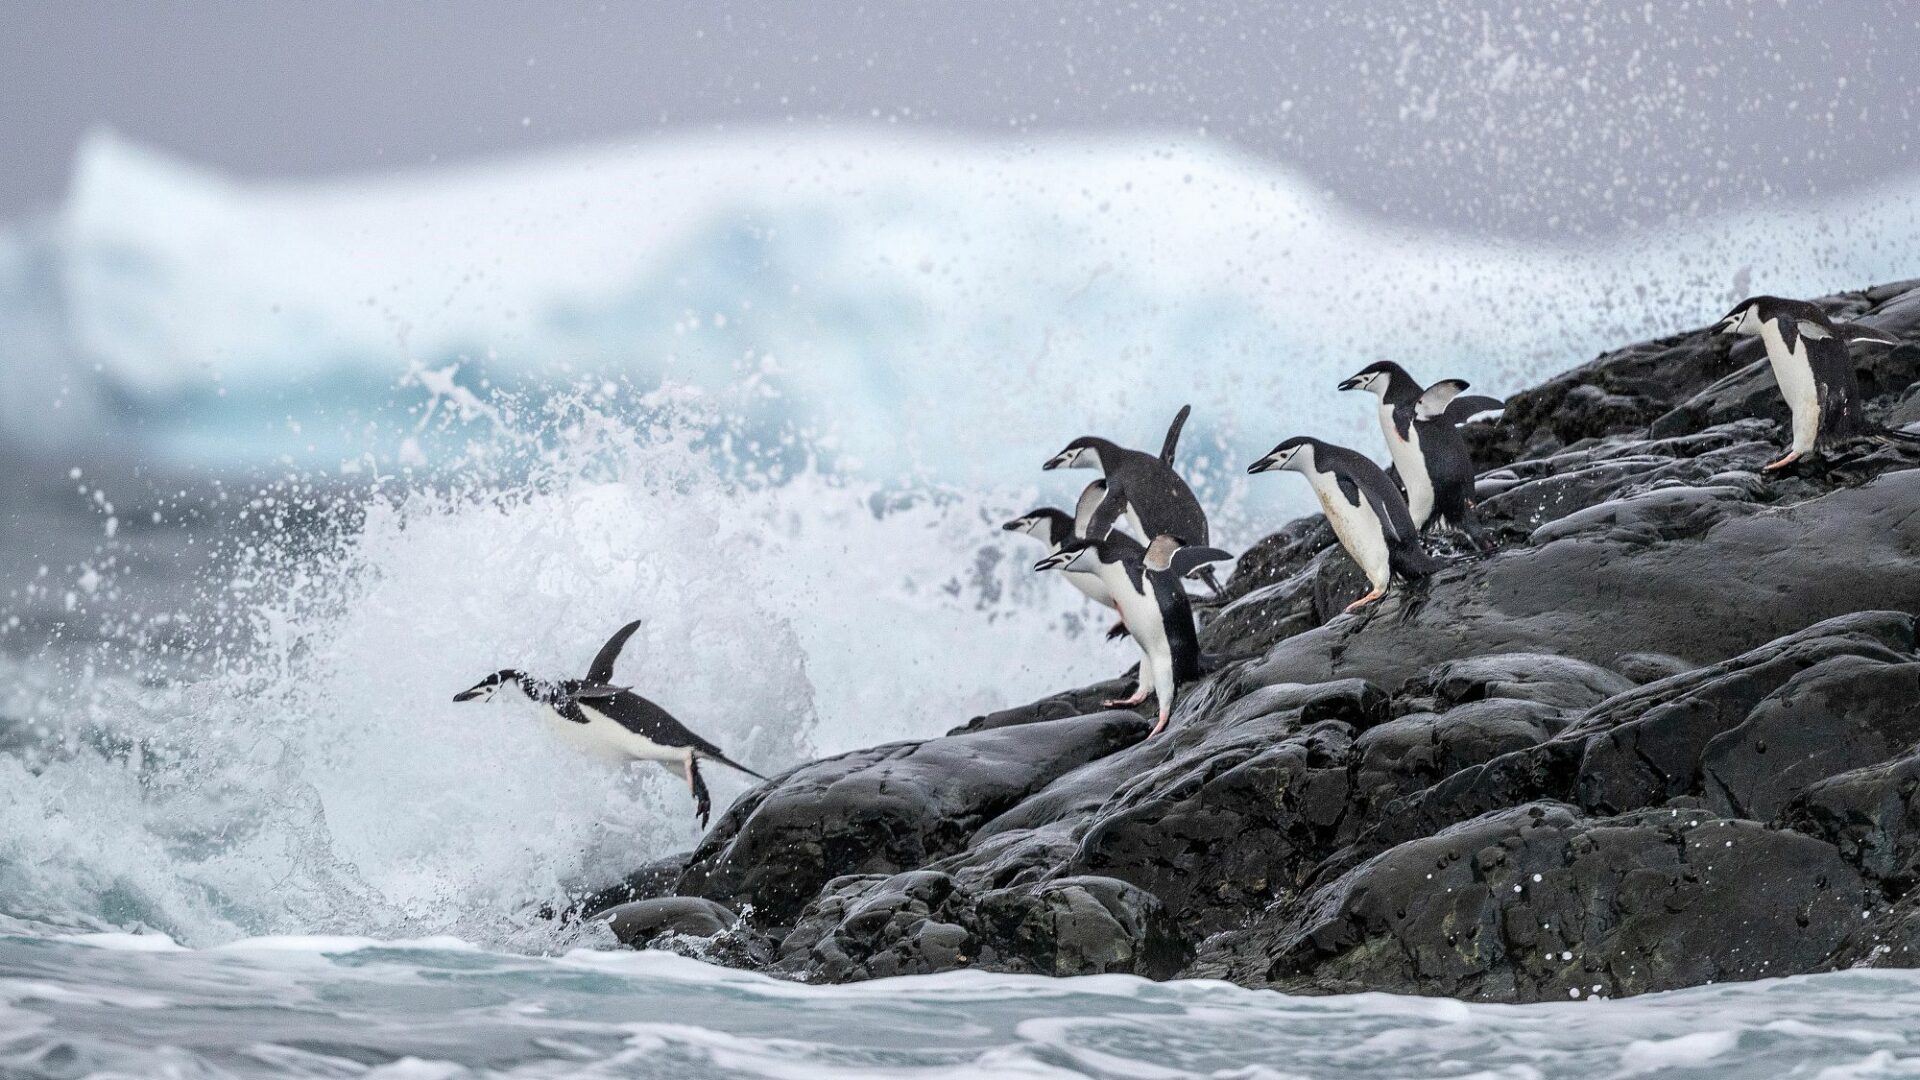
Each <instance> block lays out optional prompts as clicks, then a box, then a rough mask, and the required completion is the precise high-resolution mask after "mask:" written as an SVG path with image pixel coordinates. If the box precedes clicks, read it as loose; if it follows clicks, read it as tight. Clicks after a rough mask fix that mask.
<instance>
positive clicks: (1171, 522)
mask: <svg viewBox="0 0 1920 1080" xmlns="http://www.w3.org/2000/svg"><path fill="white" fill-rule="evenodd" d="M1191 411H1192V406H1182V407H1181V409H1180V414H1179V415H1178V416H1176V417H1175V418H1174V421H1173V424H1172V426H1171V427H1170V428H1169V430H1168V432H1167V438H1166V441H1165V443H1164V444H1163V445H1162V447H1161V456H1160V457H1155V456H1153V455H1152V454H1147V453H1142V452H1141V451H1139V450H1129V449H1127V448H1126V447H1123V446H1121V445H1119V444H1118V443H1115V442H1113V441H1111V440H1109V439H1102V438H1100V437H1098V436H1095V435H1083V436H1081V437H1080V438H1078V439H1075V440H1073V441H1072V442H1070V443H1068V444H1067V445H1066V448H1065V449H1063V450H1061V451H1060V452H1059V453H1057V454H1055V455H1054V456H1053V457H1051V458H1049V459H1048V460H1047V462H1046V464H1044V465H1042V466H1041V468H1042V469H1045V470H1048V471H1051V470H1054V469H1098V470H1100V471H1101V472H1102V473H1103V474H1104V475H1105V479H1106V485H1107V486H1106V493H1105V495H1104V496H1103V497H1102V498H1101V500H1100V502H1099V503H1098V505H1096V506H1095V507H1094V509H1093V512H1092V514H1091V515H1090V516H1089V519H1088V521H1087V525H1086V529H1085V535H1086V537H1087V538H1088V539H1090V540H1102V539H1105V538H1106V536H1107V534H1108V533H1109V532H1111V531H1112V530H1113V526H1114V523H1115V522H1116V521H1118V520H1119V518H1120V515H1121V514H1123V513H1124V514H1125V515H1126V517H1127V520H1128V521H1129V522H1131V523H1132V525H1133V527H1134V529H1135V530H1136V531H1137V532H1139V533H1140V535H1142V536H1149V537H1152V536H1173V537H1177V538H1179V539H1180V540H1181V541H1182V542H1183V543H1187V544H1198V545H1205V544H1206V543H1207V540H1208V537H1209V530H1208V527H1207V513H1206V511H1205V510H1203V509H1201V507H1200V500H1199V499H1197V498H1195V497H1194V494H1193V489H1192V488H1191V487H1189V486H1187V482H1186V481H1185V480H1183V479H1181V477H1180V474H1179V473H1177V472H1175V471H1174V469H1173V465H1172V458H1173V453H1174V449H1175V447H1176V444H1177V443H1178V442H1179V437H1180V430H1181V428H1182V427H1184V426H1185V424H1186V420H1187V416H1188V415H1189V413H1190V412H1191ZM1194 572H1195V573H1196V574H1198V575H1199V576H1200V578H1201V580H1203V581H1205V582H1206V583H1207V587H1208V588H1210V589H1212V590H1213V592H1214V595H1216V596H1218V595H1221V592H1222V590H1221V588H1220V582H1219V580H1218V579H1217V578H1216V577H1215V576H1214V573H1213V568H1212V567H1211V566H1209V565H1206V564H1204V563H1203V564H1200V565H1197V566H1196V567H1195V568H1194Z"/></svg>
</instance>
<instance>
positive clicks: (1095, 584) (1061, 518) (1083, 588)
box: [1000, 480, 1145, 639]
mask: <svg viewBox="0 0 1920 1080" xmlns="http://www.w3.org/2000/svg"><path fill="white" fill-rule="evenodd" d="M1096 489H1098V490H1096ZM1105 489H1106V486H1105V484H1104V483H1102V482H1101V481H1097V480H1096V481H1094V482H1093V483H1091V484H1088V485H1087V490H1086V492H1084V493H1082V494H1081V496H1080V504H1081V507H1082V508H1083V510H1084V509H1085V508H1087V507H1088V506H1089V504H1093V503H1097V502H1098V500H1099V499H1100V497H1101V496H1102V495H1103V494H1104V492H1105ZM1082 520H1084V514H1083V516H1082ZM1000 527H1001V528H1002V529H1005V530H1006V531H1008V532H1017V533H1024V534H1026V535H1027V536H1031V537H1033V538H1034V539H1036V540H1039V541H1040V542H1041V543H1043V544H1045V545H1047V554H1049V555H1056V554H1058V553H1059V552H1060V550H1061V549H1062V548H1064V547H1066V545H1068V544H1069V543H1072V542H1073V541H1075V540H1079V539H1083V538H1084V535H1085V534H1083V533H1081V532H1080V531H1078V529H1076V528H1075V524H1074V519H1073V518H1071V517H1068V516H1067V515H1066V513H1065V512H1064V511H1061V510H1056V509H1054V508H1053V507H1051V506H1043V507H1040V508H1039V509H1037V510H1029V511H1027V512H1026V513H1025V514H1022V515H1021V516H1019V517H1017V518H1014V519H1013V520H1012V521H1009V522H1007V523H1006V524H1005V525H1002V526H1000ZM1107 538H1108V539H1109V540H1112V541H1113V542H1114V543H1115V544H1117V545H1120V546H1123V547H1131V548H1133V549H1134V550H1135V552H1137V553H1139V554H1145V549H1143V548H1141V547H1140V542H1139V541H1137V540H1135V539H1134V538H1133V537H1131V536H1128V535H1127V534H1126V533H1123V532H1120V531H1119V530H1117V529H1116V530H1114V531H1113V532H1111V533H1108V534H1107ZM1066 578H1067V583H1068V584H1070V585H1072V586H1073V587H1074V588H1076V589H1078V590H1080V593H1081V595H1083V596H1085V597H1086V598H1087V599H1089V600H1091V601H1093V602H1094V603H1096V604H1099V605H1101V606H1102V607H1105V608H1108V609H1110V610H1112V611H1116V612H1117V611H1119V610H1120V603H1119V601H1117V600H1115V599H1114V598H1113V593H1112V592H1110V591H1108V589H1107V583H1106V582H1105V581H1103V580H1101V578H1100V575H1099V574H1095V573H1093V572H1091V571H1086V570H1068V571H1067V572H1066ZM1126 633H1127V622H1126V620H1125V619H1122V620H1120V621H1119V622H1117V623H1115V624H1114V626H1113V629H1111V630H1109V631H1107V637H1108V638H1109V639H1112V638H1117V637H1124V636H1126Z"/></svg>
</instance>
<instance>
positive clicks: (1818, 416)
mask: <svg viewBox="0 0 1920 1080" xmlns="http://www.w3.org/2000/svg"><path fill="white" fill-rule="evenodd" d="M1713 333H1716V334H1739V335H1742V336H1746V337H1751V336H1754V335H1758V336H1759V338H1760V340H1761V341H1762V342H1764V343H1765V344H1766V347H1767V362H1768V363H1769V364H1770V365H1772V367H1773V381H1774V382H1776V383H1778V384H1779V386H1780V394H1781V396H1782V397H1784V398H1786V399H1787V409H1788V410H1789V411H1790V412H1791V413H1792V414H1793V443H1792V445H1791V446H1790V447H1788V449H1787V453H1786V456H1784V457H1782V458H1780V459H1779V460H1778V461H1773V462H1769V463H1768V464H1767V466H1766V468H1767V470H1768V471H1772V470H1775V469H1783V468H1785V467H1787V466H1788V465H1791V464H1793V463H1794V462H1796V461H1798V460H1800V459H1801V458H1802V457H1804V456H1806V455H1807V454H1809V453H1811V452H1812V451H1813V450H1814V449H1815V448H1824V447H1827V446H1831V445H1833V444H1834V443H1836V442H1839V441H1841V440H1843V439H1848V438H1853V437H1856V436H1861V435H1867V436H1872V437H1875V438H1879V439H1898V440H1900V441H1902V442H1920V435H1916V434H1914V433H1912V432H1906V431H1890V430H1888V429H1887V428H1885V427H1882V426H1881V425H1879V424H1876V423H1874V422H1873V421H1871V420H1868V419H1867V417H1866V414H1865V413H1864V412H1863V411H1862V409H1861V402H1860V380H1859V377H1858V376H1857V375H1856V374H1855V373H1854V368H1853V358H1852V357H1851V356H1849V355H1847V345H1848V343H1850V342H1855V341H1872V342H1877V343H1879V344H1882V345H1898V344H1900V339H1899V338H1896V337H1894V336H1893V335H1891V334H1888V333H1886V332H1885V331H1881V330H1875V329H1872V328H1870V327H1865V326H1861V325H1859V324H1858V323H1835V322H1834V321H1833V320H1832V319H1830V318H1828V317H1827V313H1826V312H1825V311H1823V310H1821V308H1820V306H1819V305H1817V304H1809V303H1807V302H1806V301H1804V300H1782V299H1781V298H1779V297H1777V296H1756V297H1753V298H1752V299H1749V300H1743V301H1741V302H1740V304H1739V306H1738V307H1735V308H1734V309H1733V310H1732V311H1729V312H1727V314H1726V316H1725V317H1723V318H1722V319H1721V320H1720V321H1719V322H1718V323H1715V324H1714V327H1713Z"/></svg>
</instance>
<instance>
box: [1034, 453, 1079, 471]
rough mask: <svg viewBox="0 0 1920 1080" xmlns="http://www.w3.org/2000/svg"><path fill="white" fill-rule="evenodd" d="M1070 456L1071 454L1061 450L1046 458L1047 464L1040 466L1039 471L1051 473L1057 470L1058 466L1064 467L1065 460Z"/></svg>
mask: <svg viewBox="0 0 1920 1080" xmlns="http://www.w3.org/2000/svg"><path fill="white" fill-rule="evenodd" d="M1072 456H1073V455H1072V454H1070V453H1068V452H1067V451H1065V450H1062V451H1060V452H1059V453H1057V454H1055V455H1053V456H1052V457H1050V458H1048V459H1047V463H1046V464H1045V465H1042V466H1040V470H1041V471H1042V472H1052V471H1053V470H1055V469H1057V468H1059V467H1060V466H1062V465H1065V464H1066V463H1067V460H1068V459H1069V458H1071V457H1072Z"/></svg>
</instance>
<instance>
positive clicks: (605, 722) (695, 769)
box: [453, 619, 766, 828]
mask: <svg viewBox="0 0 1920 1080" xmlns="http://www.w3.org/2000/svg"><path fill="white" fill-rule="evenodd" d="M639 628H640V621H639V620H638V619H636V620H634V621H633V622H630V623H628V624H627V625H625V626H623V627H621V628H620V629H619V630H617V631H615V632H614V635H613V636H612V637H611V638H608V639H607V643H606V644H605V645H603V646H601V647H600V652H599V653H598V654H597V655H596V656H594V658H593V665H592V666H591V667H589V668H588V669H587V677H586V678H584V679H558V680H553V679H538V678H534V677H533V676H530V675H528V674H527V673H526V672H524V671H520V670H518V669H516V668H506V669H504V670H501V671H496V672H494V673H493V674H491V675H489V676H487V677H486V678H484V679H482V680H480V681H479V682H477V683H475V684H474V685H473V686H472V687H470V688H468V689H466V690H462V691H461V692H460V693H458V694H455V695H454V696H453V700H455V701H490V700H492V699H493V697H494V695H496V694H499V693H503V692H504V693H507V694H510V695H516V696H520V697H524V698H526V699H527V700H529V701H531V702H533V703H534V704H535V705H538V706H539V707H540V708H541V710H542V711H543V712H544V713H546V714H547V717H548V719H550V720H551V721H552V722H553V723H554V724H555V725H556V728H557V730H558V731H559V732H560V734H561V735H563V736H565V737H566V738H567V739H568V741H570V742H572V743H574V744H575V745H576V746H579V747H581V748H582V749H585V750H589V751H592V752H594V753H597V754H600V755H602V756H605V757H611V758H614V759H616V760H620V761H657V762H659V763H660V764H661V765H663V766H665V767H666V768H668V769H670V770H673V771H676V772H679V773H680V774H681V775H682V776H684V777H685V778H686V781H687V788H688V790H689V791H691V792H692V793H693V801H694V811H695V813H697V814H698V815H699V816H700V826H701V827H702V828H705V827H706V824H707V819H708V817H709V815H710V814H711V813H712V810H713V798H712V796H711V795H709V794H708V793H707V784H706V781H705V780H703V779H701V777H700V759H702V758H705V759H707V760H708V761H717V762H719V763H720V764H722V765H725V766H727V767H728V768H730V769H738V770H739V771H741V772H743V773H746V774H747V775H748V776H751V777H753V778H754V779H756V780H765V779H766V777H764V776H761V775H760V774H759V773H757V772H754V771H753V770H752V769H749V768H747V767H746V766H745V765H742V764H740V763H739V762H736V761H733V760H732V759H730V758H728V757H727V755H725V754H723V753H721V752H720V748H719V747H717V746H715V745H713V744H712V743H710V742H708V741H707V740H705V739H703V738H701V737H700V736H698V735H695V734H694V733H693V732H691V731H688V730H687V728H686V725H684V724H682V723H681V722H680V721H678V720H676V719H674V718H673V715H672V714H671V713H669V712H667V710H665V709H663V708H661V707H660V706H658V705H655V704H654V703H653V702H651V701H648V700H647V699H646V698H643V697H641V696H640V695H639V694H636V693H634V692H633V691H632V690H630V689H628V688H627V687H624V686H614V685H612V683H613V665H614V663H615V662H616V661H618V660H619V659H620V651H621V649H623V648H625V647H626V644H627V639H628V638H630V637H632V636H633V632H634V631H635V630H638V629H639Z"/></svg>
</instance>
